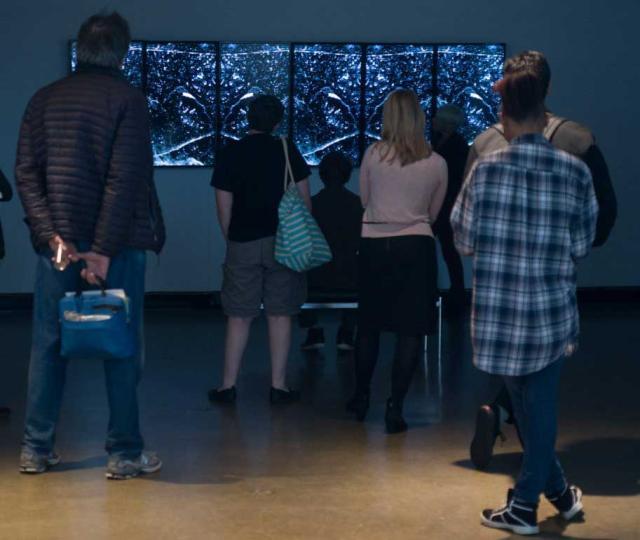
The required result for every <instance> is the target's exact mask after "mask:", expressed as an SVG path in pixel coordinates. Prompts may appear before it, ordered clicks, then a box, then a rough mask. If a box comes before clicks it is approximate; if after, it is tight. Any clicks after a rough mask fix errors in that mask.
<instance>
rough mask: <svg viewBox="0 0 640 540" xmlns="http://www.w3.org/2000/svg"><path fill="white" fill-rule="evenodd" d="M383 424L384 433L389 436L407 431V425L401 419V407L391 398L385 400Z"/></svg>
mask: <svg viewBox="0 0 640 540" xmlns="http://www.w3.org/2000/svg"><path fill="white" fill-rule="evenodd" d="M384 423H385V426H386V431H387V433H389V434H392V433H402V432H403V431H407V423H406V422H405V421H404V418H402V405H398V404H396V403H394V401H393V400H392V399H391V398H389V399H388V400H387V410H386V412H385V414H384Z"/></svg>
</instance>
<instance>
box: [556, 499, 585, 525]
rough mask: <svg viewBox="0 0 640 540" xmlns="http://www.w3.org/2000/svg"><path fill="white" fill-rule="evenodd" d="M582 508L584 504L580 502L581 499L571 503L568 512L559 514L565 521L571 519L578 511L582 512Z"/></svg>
mask: <svg viewBox="0 0 640 540" xmlns="http://www.w3.org/2000/svg"><path fill="white" fill-rule="evenodd" d="M583 509H584V505H583V504H582V501H581V500H580V501H578V502H577V503H576V504H574V505H573V508H572V509H571V510H569V511H568V512H560V515H561V516H562V517H563V518H564V519H565V520H567V521H570V520H572V519H573V518H574V517H576V516H577V515H578V514H579V513H580V512H582V510H583Z"/></svg>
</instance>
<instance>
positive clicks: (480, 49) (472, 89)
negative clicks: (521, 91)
mask: <svg viewBox="0 0 640 540" xmlns="http://www.w3.org/2000/svg"><path fill="white" fill-rule="evenodd" d="M437 49H438V59H437V65H438V74H437V77H438V94H437V96H438V97H437V103H438V106H439V107H440V106H442V105H444V104H446V103H452V104H454V105H457V106H458V107H460V108H461V109H462V110H463V111H464V112H465V114H466V117H467V123H466V125H465V126H464V127H463V128H462V129H461V132H462V135H463V136H464V137H465V139H466V140H467V142H468V143H469V144H471V143H472V142H473V140H474V139H475V137H476V136H478V135H479V134H480V133H482V132H483V131H484V130H485V129H487V128H488V127H489V126H490V125H491V124H493V123H495V122H496V121H497V116H498V107H499V104H500V102H499V99H498V95H497V94H496V93H495V92H494V91H493V89H492V87H493V83H495V82H496V81H497V80H498V79H500V78H501V77H502V65H503V64H504V46H502V45H498V44H495V45H494V44H486V45H439V46H438V48H437Z"/></svg>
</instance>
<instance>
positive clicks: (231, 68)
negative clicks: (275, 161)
mask: <svg viewBox="0 0 640 540" xmlns="http://www.w3.org/2000/svg"><path fill="white" fill-rule="evenodd" d="M289 52H290V51H289V44H288V43H222V44H221V45H220V124H221V127H220V134H221V138H222V143H223V144H225V143H226V142H227V141H229V140H238V139H240V138H241V137H242V136H243V135H245V133H246V131H247V108H248V105H249V102H250V101H251V99H252V98H253V97H255V96H256V95H258V94H271V95H274V96H276V97H277V98H279V99H280V101H282V104H283V105H284V107H285V117H284V119H283V121H282V123H281V124H280V128H279V130H278V132H279V134H283V135H286V134H287V133H288V131H289V123H288V122H289V118H288V114H287V113H288V107H289V94H290V82H289V72H290V64H291V59H290V54H289Z"/></svg>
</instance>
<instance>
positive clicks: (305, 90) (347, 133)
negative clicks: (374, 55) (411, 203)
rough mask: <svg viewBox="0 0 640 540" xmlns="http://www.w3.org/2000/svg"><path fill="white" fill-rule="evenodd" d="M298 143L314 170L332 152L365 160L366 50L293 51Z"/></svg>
mask: <svg viewBox="0 0 640 540" xmlns="http://www.w3.org/2000/svg"><path fill="white" fill-rule="evenodd" d="M293 56H294V58H293V60H294V84H293V87H294V90H293V96H292V99H293V102H294V113H293V114H294V117H293V137H294V141H295V143H296V144H297V146H298V148H299V149H300V152H301V153H302V155H303V156H304V158H305V159H306V161H307V163H309V164H310V165H318V164H319V163H320V160H321V159H322V157H323V156H324V155H326V154H327V153H329V152H332V151H341V152H344V153H345V154H346V155H347V156H349V158H351V159H352V160H353V162H354V163H358V162H359V159H360V143H359V137H360V106H361V62H362V47H361V46H360V45H356V44H344V45H343V44H311V45H302V44H298V45H294V53H293Z"/></svg>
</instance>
